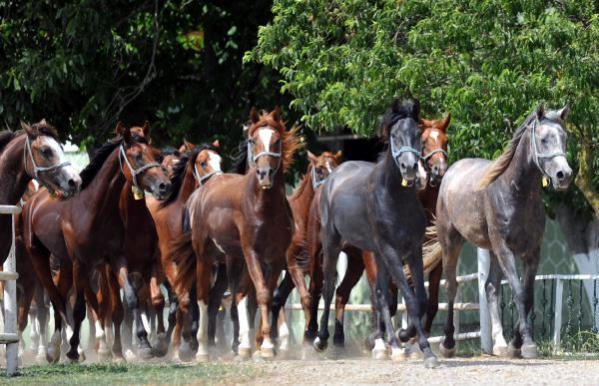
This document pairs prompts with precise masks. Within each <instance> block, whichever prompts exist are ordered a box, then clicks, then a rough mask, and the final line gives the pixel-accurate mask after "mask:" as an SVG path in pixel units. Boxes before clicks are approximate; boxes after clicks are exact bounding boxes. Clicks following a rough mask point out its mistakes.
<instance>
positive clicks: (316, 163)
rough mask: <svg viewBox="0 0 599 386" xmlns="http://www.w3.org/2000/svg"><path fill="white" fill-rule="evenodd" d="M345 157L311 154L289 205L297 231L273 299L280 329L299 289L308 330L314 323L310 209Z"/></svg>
mask: <svg viewBox="0 0 599 386" xmlns="http://www.w3.org/2000/svg"><path fill="white" fill-rule="evenodd" d="M341 157H342V153H341V151H338V152H337V153H331V152H328V151H325V152H323V153H322V154H321V155H320V156H318V157H317V156H315V155H314V154H312V153H311V152H309V151H308V160H309V164H308V169H307V171H306V174H304V177H303V178H302V180H301V182H300V183H299V186H298V187H297V189H296V190H295V192H294V193H293V194H292V195H291V196H290V197H289V198H288V200H289V205H290V206H291V210H292V212H293V220H294V224H295V231H294V233H293V238H292V241H291V245H290V246H289V249H288V250H287V271H286V273H285V278H284V279H283V281H282V282H281V283H280V284H279V287H278V288H277V291H276V292H275V294H274V297H273V305H272V315H273V323H272V324H273V326H275V331H276V326H277V318H278V317H279V311H280V310H281V308H282V307H283V306H284V305H285V303H286V302H287V297H288V296H289V294H290V293H291V290H293V288H294V287H297V289H298V291H299V293H300V297H301V302H302V307H303V308H304V318H305V324H306V329H307V326H308V323H309V321H310V306H311V296H310V293H309V292H308V288H307V286H306V283H305V276H306V275H308V274H309V273H310V265H311V264H310V260H309V258H308V253H307V250H306V248H307V241H306V239H307V231H308V215H309V211H310V205H311V203H312V200H313V199H314V193H315V191H316V190H317V189H318V187H319V186H321V185H322V184H323V182H324V181H325V179H326V178H327V177H328V175H329V174H330V173H331V172H332V171H333V169H335V168H336V167H337V165H339V163H340V162H341ZM280 348H281V350H285V349H286V343H285V342H284V341H282V342H281V347H280Z"/></svg>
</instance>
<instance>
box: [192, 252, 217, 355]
mask: <svg viewBox="0 0 599 386" xmlns="http://www.w3.org/2000/svg"><path fill="white" fill-rule="evenodd" d="M200 253H201V251H200V252H199V253H198V255H197V256H202V255H201V254H200ZM211 282H212V264H206V263H205V262H203V261H200V259H198V261H197V262H196V286H197V302H198V308H199V310H200V323H199V326H198V331H197V339H198V351H197V354H196V361H198V362H206V361H207V360H208V359H209V353H208V319H209V317H208V305H209V303H210V300H211V299H210V298H211V297H212V296H216V294H215V292H213V291H211V290H210V283H211ZM218 303H219V304H220V301H219V302H218ZM217 309H218V308H217Z"/></svg>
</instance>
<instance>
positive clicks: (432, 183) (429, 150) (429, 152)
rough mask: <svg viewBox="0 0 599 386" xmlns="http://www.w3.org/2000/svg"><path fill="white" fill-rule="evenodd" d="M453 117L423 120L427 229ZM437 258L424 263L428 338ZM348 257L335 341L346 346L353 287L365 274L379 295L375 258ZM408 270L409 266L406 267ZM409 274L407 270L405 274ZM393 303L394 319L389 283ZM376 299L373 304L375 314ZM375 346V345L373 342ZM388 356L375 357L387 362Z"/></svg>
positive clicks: (444, 166) (422, 192)
mask: <svg viewBox="0 0 599 386" xmlns="http://www.w3.org/2000/svg"><path fill="white" fill-rule="evenodd" d="M450 119H451V118H450V115H449V114H447V116H446V117H445V118H443V119H439V120H429V119H424V118H421V119H420V128H421V130H422V135H421V139H422V160H421V161H422V162H423V164H424V168H425V169H426V171H427V174H426V175H427V176H428V181H427V182H426V183H425V184H423V186H425V187H424V188H423V189H419V190H418V199H419V200H420V202H421V203H422V206H423V207H424V211H425V213H426V220H427V227H429V226H431V225H433V220H434V218H435V211H436V208H437V196H438V194H439V184H440V182H441V180H442V179H443V176H444V175H445V171H446V170H447V142H448V138H447V134H446V130H447V127H448V126H449V122H450ZM430 239H431V237H430V235H426V237H425V243H427V242H429V240H430ZM436 251H437V253H436V254H428V256H427V258H426V259H425V260H424V262H423V267H424V272H425V273H428V274H429V288H428V295H429V298H428V303H427V310H426V319H425V324H424V331H425V332H426V333H427V335H428V334H429V333H430V331H431V327H432V323H433V320H434V318H435V315H436V313H437V310H438V308H439V284H440V281H441V276H442V272H443V270H442V264H441V253H440V250H439V248H437V249H436ZM346 253H347V256H348V264H347V271H346V273H345V276H344V277H343V280H342V281H341V283H340V284H339V286H338V287H337V291H336V299H335V319H336V320H335V334H334V337H335V340H336V341H338V342H343V340H344V339H343V336H344V332H343V319H344V315H345V306H346V304H347V302H348V300H349V296H350V293H351V290H352V289H353V287H354V286H355V285H356V284H357V283H358V281H359V280H360V277H362V272H363V271H364V270H365V271H366V276H367V279H368V284H369V286H370V289H371V296H372V297H374V296H375V292H376V271H377V270H376V262H375V259H374V256H373V254H372V253H371V252H369V251H363V253H362V254H360V253H356V252H355V251H353V250H349V251H346ZM405 268H407V266H406V267H405ZM405 271H406V273H407V269H406V270H405ZM390 289H391V292H392V293H391V296H392V301H391V302H390V305H391V310H390V312H391V315H394V314H395V312H396V309H397V287H396V286H395V284H394V283H390ZM375 303H376V301H375V299H373V301H372V305H373V311H374V306H375ZM410 330H411V331H400V334H402V335H400V338H401V339H402V340H407V339H408V338H409V337H411V333H413V328H411V329H410ZM370 343H374V342H370ZM384 351H385V352H381V353H378V354H376V353H375V356H376V357H379V358H384V357H385V356H386V355H385V354H386V350H384Z"/></svg>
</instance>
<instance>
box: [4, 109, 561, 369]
mask: <svg viewBox="0 0 599 386" xmlns="http://www.w3.org/2000/svg"><path fill="white" fill-rule="evenodd" d="M568 113H569V107H568V106H565V107H564V108H562V109H559V110H546V109H545V108H544V107H543V105H542V104H541V105H539V107H538V108H537V109H536V110H535V111H534V112H532V113H531V114H530V115H529V116H528V117H527V118H526V119H525V120H524V122H523V123H522V124H521V125H520V127H519V128H518V129H517V130H516V132H515V133H514V135H513V139H512V140H511V142H510V143H509V145H508V146H507V148H506V149H505V150H504V152H503V154H502V155H501V156H500V157H499V158H498V159H497V160H495V161H487V160H483V159H463V160H460V161H458V162H456V163H454V164H453V165H452V166H451V167H449V166H448V154H447V151H448V146H447V144H448V137H447V133H446V129H447V127H448V126H449V123H450V117H449V115H447V116H446V117H445V118H443V119H440V120H427V119H424V118H421V117H420V108H419V103H418V101H416V100H414V99H411V98H409V99H404V100H400V99H397V100H395V101H394V102H393V104H392V105H391V107H390V108H389V110H388V111H387V113H386V114H385V116H384V118H383V121H382V125H381V128H382V132H381V136H382V138H383V140H384V143H385V144H386V146H385V150H384V151H383V152H382V153H381V155H380V156H379V159H378V161H377V162H376V163H370V162H364V161H347V162H343V163H342V162H341V161H342V154H341V152H340V151H338V152H336V153H333V152H323V153H322V154H320V155H318V156H316V155H314V154H312V153H311V152H309V151H308V152H307V157H308V161H309V162H308V167H307V170H306V172H305V174H304V175H303V177H302V178H301V181H300V182H299V185H298V187H297V188H296V190H295V191H294V192H293V194H292V195H290V196H287V194H286V188H285V178H284V177H285V173H286V172H287V171H289V170H290V167H291V165H292V163H293V159H294V155H295V153H296V152H297V151H298V149H300V148H301V147H302V146H303V141H302V140H301V138H300V137H299V135H298V128H296V127H294V128H292V129H287V128H286V125H285V123H284V121H283V120H282V118H281V112H280V110H279V109H278V108H277V109H275V110H274V111H272V112H270V113H267V112H262V113H258V112H257V111H256V110H255V109H253V110H252V112H251V113H250V118H249V121H248V122H249V123H248V124H247V125H246V126H245V127H244V135H243V140H242V142H241V144H240V146H239V151H238V153H239V155H238V157H237V162H236V165H235V170H234V171H232V172H230V173H225V172H223V170H222V157H221V155H220V152H221V150H220V146H219V143H218V142H214V143H212V144H203V145H198V146H196V145H193V144H191V143H189V142H184V144H183V145H182V146H181V148H180V149H178V150H177V151H170V152H164V151H160V150H159V149H156V148H154V147H153V146H152V145H151V140H150V125H149V124H148V123H147V122H146V124H145V125H144V126H143V127H126V126H124V125H123V124H121V123H119V124H118V125H117V127H116V136H115V138H114V139H111V140H109V141H108V142H107V143H106V144H104V145H103V146H102V147H100V148H99V149H98V150H97V151H96V152H95V155H94V156H93V157H92V159H91V161H90V163H89V165H88V166H87V167H85V169H83V171H81V173H79V174H78V173H77V172H76V171H75V170H74V169H73V167H72V166H71V165H70V164H69V163H68V162H67V161H66V159H65V155H64V152H63V149H62V147H61V145H60V144H59V141H58V137H57V133H56V131H55V129H54V128H53V127H52V126H51V125H50V124H48V123H47V122H46V121H45V120H42V121H41V122H38V123H35V124H31V125H29V124H26V123H22V124H21V126H22V130H20V131H16V132H12V131H5V132H2V133H0V179H1V182H2V183H1V184H0V204H7V205H16V204H18V203H20V205H22V208H23V211H22V214H21V216H20V217H19V218H18V219H17V227H16V228H17V239H16V246H17V249H16V250H17V271H18V273H19V280H18V282H17V286H18V305H19V312H18V324H19V330H20V332H21V333H22V332H23V330H24V329H25V327H26V325H27V323H28V320H29V319H31V321H32V322H33V326H32V328H33V329H34V330H35V332H36V334H37V335H36V336H37V339H36V341H35V344H36V346H37V347H36V348H37V355H38V359H40V360H47V361H49V362H51V363H55V362H57V361H58V360H59V359H60V357H61V350H62V353H63V354H64V355H66V358H67V359H68V360H70V361H80V360H82V359H83V356H84V353H83V351H82V349H81V347H80V346H81V345H80V331H81V326H82V322H83V321H84V319H85V316H86V313H87V314H88V318H89V319H90V321H92V324H93V327H94V330H95V335H94V337H95V350H96V351H97V354H98V356H99V358H101V359H108V358H111V357H112V358H113V359H114V360H124V355H123V345H124V341H125V342H126V341H127V340H130V339H131V335H134V336H135V344H133V345H132V346H133V347H134V349H135V351H136V355H137V356H138V357H140V358H142V359H146V358H150V357H153V356H164V355H166V354H167V352H169V350H170V352H172V355H174V356H178V357H179V358H181V359H182V360H185V361H188V360H191V359H193V358H194V355H195V358H196V360H198V361H205V360H208V359H209V358H210V356H211V347H212V346H213V345H215V335H216V329H217V324H218V321H217V315H218V311H219V309H220V308H221V307H222V306H223V305H226V306H227V307H229V308H230V315H231V322H232V325H233V342H232V346H231V348H232V350H233V351H234V352H235V353H236V354H237V355H238V356H239V357H241V358H248V357H250V356H251V355H252V352H253V350H254V349H255V350H256V352H255V353H254V354H255V355H260V356H262V357H264V358H269V357H273V356H274V355H275V353H276V352H279V351H284V350H288V349H289V347H288V342H287V340H286V339H285V335H286V334H288V332H287V331H286V330H287V329H286V327H285V322H284V313H283V312H281V310H282V308H283V307H284V305H285V303H286V300H287V298H288V296H289V294H290V292H291V291H292V289H293V288H294V287H296V288H297V289H298V291H299V295H300V299H301V305H302V309H303V313H304V320H305V328H304V342H305V343H309V344H311V345H313V347H314V348H315V349H316V350H317V351H323V350H325V349H326V348H327V345H328V340H329V313H330V310H331V302H332V300H333V296H334V295H336V299H335V323H334V335H333V344H334V345H335V346H343V345H344V342H345V337H344V331H343V325H344V309H345V305H346V303H347V302H348V299H349V294H350V292H351V290H352V288H353V287H354V286H355V285H356V283H357V282H358V280H359V279H360V277H361V276H362V273H363V272H364V271H366V273H367V278H368V282H369V285H370V288H371V301H372V307H373V321H374V323H373V328H374V331H373V333H372V334H371V335H370V336H369V339H368V342H369V344H370V348H371V349H372V352H373V356H374V357H375V358H377V359H383V358H389V357H390V358H391V359H392V360H403V359H404V358H405V355H406V354H405V351H404V350H403V349H402V346H401V342H404V343H405V342H408V341H412V342H417V346H418V347H419V348H420V350H421V352H422V355H423V358H424V364H425V366H427V367H435V366H436V365H437V363H438V362H437V358H436V356H435V354H434V353H433V351H432V350H431V347H430V345H429V343H428V340H427V337H428V335H429V333H430V331H431V326H432V322H433V319H434V317H435V314H436V312H437V309H438V300H439V285H440V281H441V277H442V275H443V272H444V274H445V278H446V291H447V298H448V313H447V321H446V324H445V330H444V331H445V337H444V339H443V341H442V343H441V345H440V351H441V353H442V354H443V355H444V356H445V357H451V356H453V355H455V352H456V342H455V340H454V325H453V305H454V300H455V295H456V290H457V282H456V265H457V260H458V256H459V254H460V250H461V246H462V244H463V242H464V241H468V242H470V243H472V244H474V245H475V246H478V247H481V248H485V249H488V250H490V251H491V257H492V258H491V268H490V272H489V278H488V281H487V283H486V292H487V297H488V301H489V304H490V310H491V317H492V333H493V341H494V346H493V353H494V354H495V355H512V356H521V357H524V358H534V357H535V356H536V355H537V348H536V345H535V343H534V341H533V339H532V336H531V326H530V322H529V318H528V316H529V314H530V311H531V307H532V305H533V284H534V276H535V273H536V270H537V266H538V263H539V258H540V256H539V251H540V244H541V238H542V235H543V229H544V221H545V215H544V207H543V204H542V201H541V185H543V186H546V185H548V184H549V183H551V184H552V186H553V188H555V189H556V190H564V189H566V188H567V187H568V186H569V183H570V180H571V176H572V170H571V169H570V167H569V165H568V162H567V159H566V155H565V151H566V132H565V120H566V118H567V115H568ZM32 180H33V181H36V182H37V183H39V185H41V188H40V189H37V188H34V187H33V184H32V183H31V182H32ZM10 229H11V223H10V218H9V217H8V216H0V256H2V257H3V258H5V256H7V254H8V250H9V248H10V245H11V241H12V240H11V237H10V235H11V232H10ZM340 252H345V254H346V255H347V258H348V265H347V266H348V268H347V272H346V274H345V276H344V278H343V279H342V280H341V283H340V285H339V286H338V287H337V288H336V286H335V284H336V275H337V272H336V269H337V260H338V256H339V254H340ZM517 257H520V258H521V259H522V262H523V273H522V278H521V279H520V278H519V276H518V272H517V270H516V258H517ZM283 272H284V276H283V279H282V280H280V279H281V277H282V273H283ZM425 274H428V275H429V288H428V292H427V291H426V290H425V285H424V275H425ZM503 276H505V277H506V278H507V280H508V282H509V285H510V286H511V288H512V290H513V292H514V294H515V295H514V300H515V304H516V308H517V311H518V317H519V320H518V323H517V325H516V328H515V331H514V339H513V340H512V341H511V342H510V344H509V346H508V344H507V343H506V342H505V339H504V337H503V331H502V325H501V318H500V315H499V306H498V302H499V285H500V282H501V279H502V277H503ZM306 277H308V278H309V281H306ZM398 290H401V293H402V295H403V297H404V299H405V303H406V309H407V314H408V327H407V328H405V329H399V330H397V331H396V330H395V329H394V326H393V323H392V319H391V317H392V316H393V315H394V314H395V312H396V310H397V298H398ZM121 293H122V294H123V295H122V297H121ZM163 293H166V294H168V297H169V303H168V304H169V307H170V308H169V310H168V318H167V321H166V323H165V320H163V319H164V318H163V316H164V307H165V304H166V302H165V299H164V295H163ZM45 294H47V297H48V298H49V300H50V302H51V304H52V307H53V309H54V332H53V334H52V336H51V338H50V339H49V340H48V336H47V331H46V330H47V324H48V323H47V319H48V315H49V314H48V310H47V307H46V306H45V302H44V298H45ZM321 297H322V298H323V300H324V310H323V312H322V315H321V318H320V321H319V320H318V315H317V313H318V309H319V302H320V300H321ZM32 304H33V306H32ZM32 309H35V312H34V313H33V317H32V318H31V317H30V310H32ZM147 310H152V311H153V312H152V313H153V315H154V320H155V329H156V330H155V331H154V333H155V339H153V342H150V340H151V339H150V332H151V331H150V329H151V323H150V319H151V318H150V317H149V316H148V312H147ZM258 311H259V316H260V317H259V319H258V324H257V326H256V328H255V329H254V330H255V336H254V337H252V336H251V331H252V330H253V329H252V328H253V327H254V321H255V319H256V315H257V312H258ZM133 328H134V329H135V330H134V331H132V330H133ZM121 335H122V336H121ZM128 344H129V345H131V342H130V341H129V342H128ZM61 346H64V347H61Z"/></svg>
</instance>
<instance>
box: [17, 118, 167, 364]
mask: <svg viewBox="0 0 599 386" xmlns="http://www.w3.org/2000/svg"><path fill="white" fill-rule="evenodd" d="M138 129H139V130H142V129H141V128H138ZM148 129H149V127H148V128H146V130H145V131H146V136H147V130H148ZM116 131H117V134H118V137H117V138H115V139H113V140H111V141H109V142H108V143H107V144H105V145H104V146H102V148H100V149H99V150H98V151H97V153H96V155H95V157H94V158H93V160H92V161H91V162H90V164H89V165H88V166H87V167H86V168H85V169H84V170H83V171H82V172H81V177H82V180H83V183H82V191H81V194H79V195H78V196H76V197H74V198H72V199H70V200H54V199H52V198H51V197H50V195H49V193H48V192H47V191H40V192H39V193H38V194H37V195H35V196H34V197H33V198H32V199H31V200H30V201H29V202H27V203H26V204H25V208H24V212H23V213H24V215H23V229H24V233H23V240H24V244H25V248H26V249H27V252H28V253H29V255H30V256H31V259H32V262H33V266H34V269H35V271H36V274H37V275H38V278H39V280H40V281H41V283H42V284H43V286H44V287H45V288H46V290H47V291H48V294H49V296H50V299H51V301H52V305H53V307H54V310H55V317H54V319H55V332H54V334H53V336H52V339H51V345H50V347H49V350H48V359H49V361H50V362H56V361H57V360H58V359H59V356H60V352H59V348H60V342H61V330H62V323H63V322H66V321H67V320H68V319H67V314H66V301H67V298H66V297H67V293H68V291H69V289H70V288H71V281H73V282H74V283H73V284H74V289H75V294H76V303H75V306H74V310H73V315H74V328H73V330H72V331H71V330H70V326H69V325H68V324H67V331H68V335H70V337H69V340H70V344H71V348H70V351H69V352H68V353H67V357H68V358H69V359H70V360H74V361H76V360H78V359H79V354H78V352H77V347H78V345H79V339H80V337H79V330H80V327H81V321H82V320H83V318H84V317H85V302H84V293H85V295H86V296H85V298H86V299H87V300H88V301H89V302H90V303H91V304H90V305H91V306H92V308H94V311H96V312H99V311H100V310H99V309H98V304H97V302H96V301H95V300H96V295H95V293H94V292H93V290H92V288H91V286H90V280H89V278H91V277H92V272H93V271H94V270H96V269H97V270H100V271H101V270H102V269H105V268H106V266H107V264H109V265H110V268H111V271H112V272H113V273H114V274H115V276H116V277H117V278H118V281H119V284H120V285H121V287H123V288H124V290H125V299H126V300H127V302H128V303H129V305H130V308H131V309H132V310H133V312H134V315H135V319H136V322H137V323H138V325H141V318H140V313H139V309H138V299H137V294H136V287H134V285H136V284H137V283H132V280H131V279H130V277H129V270H128V266H127V261H126V259H125V257H124V254H123V243H124V240H123V237H124V226H123V222H122V219H121V216H120V213H119V198H120V194H121V191H122V189H123V186H124V185H125V183H126V182H129V183H131V184H132V185H133V186H134V187H136V192H138V193H139V192H141V191H143V190H147V191H150V192H152V194H153V195H154V196H156V197H157V198H159V199H164V198H166V197H167V196H168V194H169V191H170V182H169V180H168V178H167V176H166V174H165V172H164V171H163V170H162V169H161V168H160V165H159V164H158V163H156V160H155V154H156V152H157V151H156V150H155V149H153V148H152V147H150V146H149V145H148V143H147V140H146V138H144V137H142V136H139V135H134V134H133V132H134V131H133V130H132V129H129V128H125V127H124V126H123V125H122V124H121V123H119V124H118V125H117V129H116ZM50 254H52V255H54V256H55V257H56V258H57V259H59V260H60V262H61V263H60V266H61V270H62V268H63V267H64V266H69V265H70V266H71V267H70V268H71V269H72V272H70V273H69V271H70V270H71V269H69V270H67V271H65V273H67V275H66V276H64V277H63V276H61V286H60V290H59V289H58V288H57V287H56V286H55V284H54V282H53V280H52V275H51V271H50V266H49V256H50ZM101 320H104V318H101ZM138 338H139V339H140V344H141V347H142V348H141V350H144V351H146V352H148V353H149V352H150V351H151V347H150V344H149V342H148V340H147V336H146V335H145V331H144V332H143V334H140V335H138ZM112 349H113V354H114V355H115V356H116V357H118V358H122V348H121V342H120V332H119V328H118V327H117V326H115V341H114V345H113V347H112Z"/></svg>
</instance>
